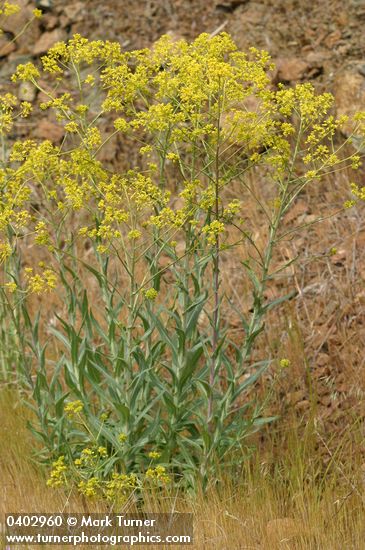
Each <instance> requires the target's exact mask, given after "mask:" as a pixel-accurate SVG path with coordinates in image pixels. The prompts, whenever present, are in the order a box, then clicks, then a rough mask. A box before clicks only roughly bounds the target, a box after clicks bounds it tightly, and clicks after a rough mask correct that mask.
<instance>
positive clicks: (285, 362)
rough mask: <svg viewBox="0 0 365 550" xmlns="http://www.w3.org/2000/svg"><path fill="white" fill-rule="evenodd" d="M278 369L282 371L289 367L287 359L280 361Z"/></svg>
mask: <svg viewBox="0 0 365 550" xmlns="http://www.w3.org/2000/svg"><path fill="white" fill-rule="evenodd" d="M279 364H280V367H281V368H282V369H287V368H288V367H290V361H289V359H280V363H279Z"/></svg>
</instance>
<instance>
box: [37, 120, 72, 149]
mask: <svg viewBox="0 0 365 550" xmlns="http://www.w3.org/2000/svg"><path fill="white" fill-rule="evenodd" d="M64 133H65V132H64V129H63V128H62V127H61V126H59V125H58V124H55V123H54V122H51V121H50V120H47V119H43V120H41V121H40V123H39V124H38V126H37V129H36V131H35V137H37V138H40V139H49V140H50V141H52V142H53V143H57V142H59V141H60V140H61V139H62V138H63V136H64Z"/></svg>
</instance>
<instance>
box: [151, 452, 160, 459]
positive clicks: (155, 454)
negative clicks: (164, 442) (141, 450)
mask: <svg viewBox="0 0 365 550" xmlns="http://www.w3.org/2000/svg"><path fill="white" fill-rule="evenodd" d="M160 456H161V453H158V452H157V451H150V452H149V453H148V457H149V458H152V459H157V458H160Z"/></svg>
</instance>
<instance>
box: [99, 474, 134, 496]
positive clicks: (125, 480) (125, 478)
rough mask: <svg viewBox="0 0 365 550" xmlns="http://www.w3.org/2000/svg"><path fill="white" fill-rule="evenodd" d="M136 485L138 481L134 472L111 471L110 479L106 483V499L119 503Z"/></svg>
mask: <svg viewBox="0 0 365 550" xmlns="http://www.w3.org/2000/svg"><path fill="white" fill-rule="evenodd" d="M138 487H140V481H139V479H138V477H137V476H136V475H135V474H129V475H127V474H119V473H113V474H112V479H111V480H110V481H108V482H107V483H106V487H105V496H106V498H107V499H108V500H111V501H113V502H118V503H120V502H123V501H124V500H125V499H126V498H127V497H128V496H129V495H130V493H131V492H133V491H135V490H136V489H137V488H138Z"/></svg>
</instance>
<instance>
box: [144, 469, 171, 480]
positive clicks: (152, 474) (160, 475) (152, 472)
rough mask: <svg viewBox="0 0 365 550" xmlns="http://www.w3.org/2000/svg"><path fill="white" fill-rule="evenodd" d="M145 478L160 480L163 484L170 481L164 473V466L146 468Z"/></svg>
mask: <svg viewBox="0 0 365 550" xmlns="http://www.w3.org/2000/svg"><path fill="white" fill-rule="evenodd" d="M146 479H148V480H152V481H160V482H161V483H163V484H166V483H169V482H170V477H169V476H168V475H167V473H166V468H165V467H164V466H156V468H148V470H147V471H146Z"/></svg>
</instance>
